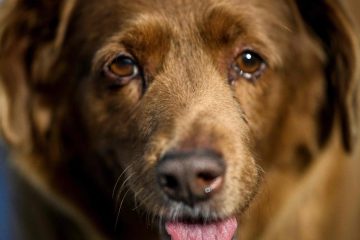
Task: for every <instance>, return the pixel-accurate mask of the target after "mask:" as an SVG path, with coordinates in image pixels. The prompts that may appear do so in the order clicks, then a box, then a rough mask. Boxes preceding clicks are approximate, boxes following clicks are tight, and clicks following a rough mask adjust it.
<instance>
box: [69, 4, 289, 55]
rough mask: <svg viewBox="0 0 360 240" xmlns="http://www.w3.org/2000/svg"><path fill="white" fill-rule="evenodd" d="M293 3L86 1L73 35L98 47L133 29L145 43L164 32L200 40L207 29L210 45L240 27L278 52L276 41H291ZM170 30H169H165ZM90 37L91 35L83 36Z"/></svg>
mask: <svg viewBox="0 0 360 240" xmlns="http://www.w3.org/2000/svg"><path fill="white" fill-rule="evenodd" d="M289 2H291V1H286V0H277V1H273V0H271V1H270V0H251V1H249V0H223V1H215V0H199V1H191V0H120V1H119V0H104V1H103V2H102V6H101V7H99V4H98V2H97V1H95V0H90V1H89V0H88V1H85V0H82V1H80V4H79V5H78V7H77V13H76V14H75V16H76V22H77V23H76V26H75V29H74V31H73V34H74V35H76V36H79V39H78V41H81V42H86V43H87V45H88V46H91V48H92V49H93V47H94V46H98V47H99V44H100V46H101V45H103V44H104V42H107V41H108V40H109V39H111V38H112V37H113V36H115V35H121V34H123V33H124V32H126V31H128V32H129V31H131V32H132V36H133V38H132V39H134V40H136V41H138V40H139V41H138V42H140V43H141V38H142V39H145V40H144V41H143V42H145V43H146V44H148V43H150V44H151V42H154V43H159V41H151V39H158V38H160V37H164V36H165V38H167V37H168V38H171V39H175V40H178V39H181V38H183V39H185V41H184V42H186V41H188V40H189V38H190V39H191V40H192V42H193V44H194V43H195V42H196V41H194V40H196V37H198V38H199V39H201V38H202V39H201V40H203V38H204V36H201V34H202V33H205V34H203V35H205V38H206V39H205V40H206V41H207V42H206V44H210V43H211V41H213V42H216V41H217V40H218V38H223V37H224V36H226V37H228V38H230V39H231V37H232V35H235V37H237V36H238V33H239V32H241V33H244V32H247V33H249V35H250V38H251V39H252V40H253V39H255V40H258V42H260V44H259V45H263V46H270V47H272V48H273V49H269V50H268V52H272V53H276V52H279V51H278V50H277V49H275V48H276V44H274V43H277V42H284V41H286V37H285V35H288V34H290V32H291V29H292V28H293V23H292V20H291V19H292V17H293V16H291V11H290V4H289ZM164 32H166V33H167V34H165V35H164V34H162V33H164ZM275 32H276V34H273V33H275ZM89 33H91V35H89ZM157 33H161V34H160V35H158V34H157ZM282 33H284V34H282ZM231 34H232V35H231ZM84 36H86V39H82V38H84ZM186 38H187V39H186ZM92 41H94V42H95V43H92ZM160 42H161V41H160ZM198 42H199V41H197V43H198ZM84 46H86V44H85V45H84ZM138 47H139V48H141V47H142V46H138ZM89 48H90V47H89ZM144 48H145V47H144ZM151 48H152V49H153V47H151ZM147 49H149V48H147ZM86 51H88V50H86Z"/></svg>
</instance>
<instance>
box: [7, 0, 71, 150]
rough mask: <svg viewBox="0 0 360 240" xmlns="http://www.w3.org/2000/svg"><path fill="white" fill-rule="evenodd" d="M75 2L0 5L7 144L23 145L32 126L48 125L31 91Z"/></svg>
mask: <svg viewBox="0 0 360 240" xmlns="http://www.w3.org/2000/svg"><path fill="white" fill-rule="evenodd" d="M75 4H76V0H54V1H47V0H38V1H28V0H8V1H5V2H4V3H3V4H2V5H1V9H0V10H1V13H0V16H1V19H0V131H1V133H2V135H3V137H4V138H5V139H6V140H7V141H8V142H9V143H10V144H11V145H13V146H19V147H21V148H22V149H29V148H30V147H31V146H30V143H31V142H32V141H29V140H30V138H31V137H32V134H33V132H34V131H33V128H34V125H35V126H36V125H37V127H39V128H42V130H43V131H45V129H46V128H47V127H48V126H47V125H49V122H50V119H49V118H50V114H49V110H48V109H46V107H44V106H45V105H46V103H44V101H43V100H41V99H36V98H34V96H33V95H34V91H35V90H36V87H37V86H36V85H41V84H39V83H41V81H45V79H46V76H47V75H48V73H49V71H51V69H52V65H53V64H54V62H55V61H56V59H57V57H58V55H59V52H60V50H61V46H62V42H63V40H64V37H65V35H66V27H67V24H68V21H69V18H70V13H71V12H72V9H73V8H74V6H75ZM30 96H31V97H30Z"/></svg>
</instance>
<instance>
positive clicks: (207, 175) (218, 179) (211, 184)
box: [195, 172, 223, 194]
mask: <svg viewBox="0 0 360 240" xmlns="http://www.w3.org/2000/svg"><path fill="white" fill-rule="evenodd" d="M222 183H223V177H222V174H216V173H212V172H200V173H198V174H197V176H196V184H195V185H196V188H197V189H199V190H200V191H203V193H205V194H209V193H211V192H214V191H217V190H219V189H220V187H221V185H222Z"/></svg>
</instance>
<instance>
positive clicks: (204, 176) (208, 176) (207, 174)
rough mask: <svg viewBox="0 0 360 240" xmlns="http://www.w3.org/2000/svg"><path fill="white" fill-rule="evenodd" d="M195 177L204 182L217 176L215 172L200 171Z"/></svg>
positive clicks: (210, 180)
mask: <svg viewBox="0 0 360 240" xmlns="http://www.w3.org/2000/svg"><path fill="white" fill-rule="evenodd" d="M196 177H197V179H198V180H201V181H204V182H212V181H214V179H215V178H217V177H218V176H217V174H214V173H210V172H200V173H198V174H197V176H196Z"/></svg>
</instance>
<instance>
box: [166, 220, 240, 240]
mask: <svg viewBox="0 0 360 240" xmlns="http://www.w3.org/2000/svg"><path fill="white" fill-rule="evenodd" d="M164 227H165V230H166V233H167V239H169V238H170V239H171V240H215V239H217V240H232V239H234V238H235V233H236V229H237V220H236V218H235V217H230V218H227V219H224V220H220V221H216V222H208V223H190V222H181V221H180V222H172V221H167V222H165V223H164Z"/></svg>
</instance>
